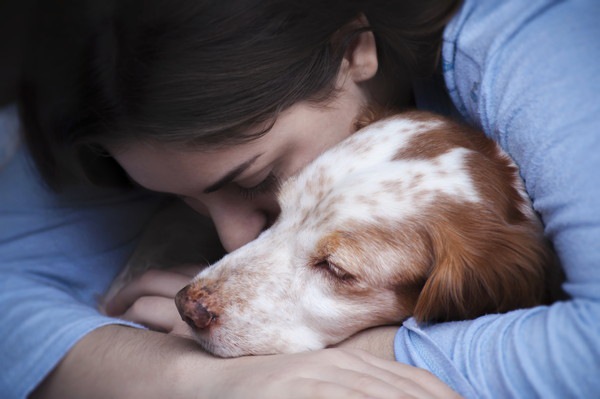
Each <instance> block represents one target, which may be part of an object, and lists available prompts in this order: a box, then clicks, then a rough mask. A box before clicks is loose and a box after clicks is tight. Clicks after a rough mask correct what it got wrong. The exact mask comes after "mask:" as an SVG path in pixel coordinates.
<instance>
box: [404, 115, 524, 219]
mask: <svg viewBox="0 0 600 399" xmlns="http://www.w3.org/2000/svg"><path fill="white" fill-rule="evenodd" d="M405 115H407V116H408V117H409V118H410V119H413V120H416V121H431V120H435V121H438V122H440V123H442V126H441V127H435V128H432V129H430V130H428V131H426V132H423V133H421V134H418V135H416V136H415V137H413V138H412V139H411V140H410V141H409V143H408V144H407V145H406V146H404V147H403V148H402V149H401V150H400V151H398V153H397V154H396V156H395V157H394V159H432V158H436V157H439V156H440V155H443V154H445V153H447V152H448V151H450V150H452V149H455V148H464V149H467V150H470V151H472V154H471V155H469V156H468V160H467V164H468V165H469V166H470V167H469V175H470V176H471V178H472V179H473V181H474V183H475V187H476V188H477V191H478V192H479V193H480V194H481V195H482V196H483V197H484V199H485V200H492V201H494V202H496V203H497V204H498V212H500V213H501V217H503V218H506V219H507V220H508V221H509V222H511V223H518V222H522V221H525V220H526V219H527V217H526V215H524V214H523V212H522V211H521V208H522V207H523V206H526V205H527V201H526V200H525V199H524V198H523V197H522V196H521V194H520V193H519V192H518V190H517V184H518V183H517V181H518V180H517V179H519V177H518V170H517V168H516V167H515V165H514V164H513V163H512V162H511V161H510V158H508V155H506V154H504V153H503V152H502V151H501V150H500V147H499V146H498V144H496V143H495V142H494V141H493V140H492V139H490V138H489V137H487V136H485V135H484V134H483V133H482V132H480V131H479V130H476V129H473V128H472V127H470V126H467V125H465V124H461V123H458V122H454V121H452V120H449V119H446V118H442V117H439V116H435V115H433V114H429V113H427V112H421V111H414V112H409V113H406V114H405Z"/></svg>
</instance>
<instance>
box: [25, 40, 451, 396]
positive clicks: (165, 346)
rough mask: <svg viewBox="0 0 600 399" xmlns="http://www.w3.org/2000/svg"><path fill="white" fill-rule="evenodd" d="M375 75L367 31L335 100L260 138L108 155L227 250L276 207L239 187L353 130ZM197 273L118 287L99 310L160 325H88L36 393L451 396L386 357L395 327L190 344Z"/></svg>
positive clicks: (291, 114) (265, 190) (134, 147)
mask: <svg viewBox="0 0 600 399" xmlns="http://www.w3.org/2000/svg"><path fill="white" fill-rule="evenodd" d="M376 71H377V56H376V51H375V42H374V39H373V36H372V34H371V33H363V34H361V35H360V38H359V39H357V42H356V45H355V46H353V47H352V50H351V51H349V53H348V54H346V57H345V59H344V61H343V63H342V65H341V68H340V73H339V76H338V80H337V87H338V89H339V93H338V95H337V96H336V97H335V98H334V99H333V100H331V101H330V103H328V104H326V106H315V105H314V104H313V105H311V104H308V103H299V104H296V105H294V106H293V107H291V108H290V109H288V110H287V111H285V112H284V113H283V114H282V115H281V116H280V117H279V118H278V119H277V121H276V123H275V124H274V126H273V128H272V129H271V130H270V131H269V132H268V133H267V134H266V135H265V136H263V137H262V138H260V139H257V140H255V141H252V142H250V143H247V144H244V145H239V146H234V147H230V148H224V149H219V150H213V151H211V150H206V149H204V150H202V149H193V150H190V149H183V148H177V147H169V146H165V145H159V144H158V143H151V142H145V143H133V144H131V145H129V146H126V147H123V148H113V149H109V150H110V151H111V152H112V155H113V156H114V157H115V159H116V160H117V161H118V162H119V163H120V164H121V166H122V167H123V168H124V169H125V170H126V171H127V173H128V174H129V176H130V177H131V178H132V179H133V180H135V181H136V182H137V183H138V184H140V185H141V186H143V187H146V188H148V189H150V190H153V191H159V192H167V193H172V194H175V195H178V196H180V197H182V198H183V200H184V201H185V202H186V203H188V204H189V205H190V206H191V207H192V208H193V209H195V210H196V211H198V212H201V213H203V214H207V215H209V216H210V217H211V218H212V219H213V221H214V222H215V225H216V227H217V230H218V234H219V237H220V239H221V241H222V243H223V245H224V247H225V249H226V250H228V251H233V250H235V249H236V248H239V247H240V246H242V245H244V244H245V243H247V242H249V241H250V240H252V239H254V238H255V237H256V236H257V235H258V234H259V233H260V232H261V231H262V230H263V229H265V228H267V227H268V226H269V224H270V223H271V222H272V221H273V220H274V218H276V217H277V214H278V211H279V210H278V208H277V204H276V202H275V197H274V191H273V190H272V189H273V188H274V186H273V187H266V186H265V187H262V188H261V189H260V190H254V191H255V193H254V194H252V195H249V194H248V193H247V192H245V191H244V189H246V191H247V190H248V189H249V188H252V187H255V186H257V185H260V184H261V182H262V181H264V179H265V178H267V176H268V175H270V174H274V175H275V176H276V177H277V179H279V180H283V179H285V178H287V177H289V176H291V175H293V174H294V173H296V172H297V171H298V170H299V169H300V168H302V167H303V166H304V165H306V163H308V162H309V161H311V160H312V159H314V158H315V157H316V156H317V155H318V154H319V153H321V152H322V151H323V150H325V149H327V148H329V147H331V146H333V145H334V144H336V143H337V142H339V141H341V140H343V139H344V138H345V137H347V136H348V135H350V134H351V133H352V131H353V127H352V126H353V122H354V120H355V118H356V117H357V116H358V113H359V112H360V110H361V109H362V107H363V106H364V105H365V104H366V102H367V93H366V92H365V89H364V88H363V86H364V83H365V82H366V81H368V80H369V79H371V78H372V77H373V76H374V75H375V73H376ZM247 160H253V162H251V163H250V164H247V165H246V166H247V168H245V169H244V170H243V171H242V172H241V173H238V174H237V175H236V176H235V177H234V178H233V179H232V180H231V181H228V182H227V183H226V184H223V185H222V186H221V187H219V188H218V189H216V190H213V189H211V190H208V191H211V192H206V191H207V188H210V187H211V186H213V188H214V183H215V182H217V181H219V180H221V178H222V177H223V176H226V175H228V174H229V172H230V171H231V170H232V169H236V168H237V167H238V166H239V165H240V164H241V163H244V162H245V161H247ZM198 171H201V173H198ZM263 186H264V184H263ZM197 271H198V270H196V269H194V268H189V267H188V268H179V269H174V270H170V271H150V272H148V273H146V274H144V275H142V276H141V277H140V278H138V279H136V280H134V281H132V282H131V283H130V284H129V285H127V286H126V287H124V288H123V289H122V290H121V292H119V293H118V294H117V295H116V296H115V297H114V299H113V300H112V301H111V302H110V303H109V304H108V305H107V312H108V313H110V314H112V315H119V317H121V318H124V319H127V320H131V321H136V322H138V323H142V324H145V325H147V326H149V327H151V329H153V330H156V331H143V330H137V329H132V328H127V327H122V326H115V325H111V326H106V327H102V328H99V329H97V330H95V331H93V332H91V333H90V334H88V335H86V336H85V337H84V338H83V339H82V340H80V341H79V342H78V343H77V344H76V345H75V347H74V348H73V349H72V350H71V351H70V352H69V353H68V354H67V356H66V357H65V358H64V359H63V360H62V361H61V363H60V364H59V365H58V366H57V367H56V369H55V370H54V371H53V373H52V374H51V375H50V376H49V377H48V378H46V380H45V381H44V382H43V383H42V385H40V387H39V388H38V390H37V391H36V392H35V394H34V395H33V397H34V398H62V397H86V398H96V397H97V398H106V397H111V398H120V397H124V398H125V397H129V398H131V397H136V398H137V397H145V398H154V397H156V398H164V397H170V398H197V397H202V398H212V397H215V398H216V397H218V398H248V397H253V396H258V397H261V398H265V399H268V398H282V397H287V398H399V397H403V398H455V397H458V395H457V394H456V393H454V392H453V391H452V390H451V389H449V388H448V387H447V386H446V385H445V384H443V383H442V382H441V381H440V380H438V379H437V378H436V377H435V376H433V375H432V374H430V373H429V372H427V371H425V370H422V369H418V368H415V367H411V366H408V365H404V364H400V363H397V362H395V361H394V358H393V337H394V334H395V332H396V329H397V328H395V327H383V328H378V329H373V330H369V331H365V332H363V333H360V334H358V335H357V336H355V337H352V338H351V339H349V340H348V341H346V342H343V343H342V344H340V345H339V346H338V347H337V348H332V349H326V350H322V351H314V352H306V353H300V354H294V355H276V356H254V357H242V358H235V359H218V358H214V357H212V356H210V355H208V354H206V353H204V352H202V351H201V350H200V349H199V347H198V346H197V345H196V344H195V343H194V342H192V341H191V340H190V339H188V338H189V336H188V329H187V328H186V326H185V325H184V324H183V322H182V321H181V319H180V317H179V314H178V313H177V311H176V309H175V305H174V301H173V298H174V296H175V294H176V293H177V292H178V291H179V289H181V288H182V287H183V286H185V285H186V284H187V283H188V282H189V280H190V278H191V277H192V276H193V275H194V274H195V273H197ZM165 333H167V334H165ZM131 381H136V383H135V384H131Z"/></svg>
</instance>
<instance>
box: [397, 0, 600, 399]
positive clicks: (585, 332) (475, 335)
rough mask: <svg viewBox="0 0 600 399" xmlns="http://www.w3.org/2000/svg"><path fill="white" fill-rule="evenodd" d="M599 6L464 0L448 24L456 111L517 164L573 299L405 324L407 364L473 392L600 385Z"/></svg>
mask: <svg viewBox="0 0 600 399" xmlns="http://www.w3.org/2000/svg"><path fill="white" fill-rule="evenodd" d="M598 15H600V3H598V2H595V1H567V2H565V1H549V0H548V1H533V2H521V1H518V0H508V1H504V2H478V1H470V0H467V1H465V4H464V6H463V9H462V10H461V12H460V14H459V15H458V16H457V18H456V19H455V20H454V21H453V22H452V24H451V25H450V26H449V28H448V29H447V31H446V36H445V40H446V42H445V45H444V54H443V59H444V69H445V79H446V83H447V85H448V90H449V93H450V95H451V97H452V100H453V102H454V104H455V105H456V107H457V109H459V111H461V113H462V114H463V116H464V117H466V118H467V119H468V120H470V121H471V122H473V123H474V124H476V125H478V126H480V127H482V128H483V129H484V131H485V132H486V134H488V135H489V136H491V137H493V138H494V139H496V140H497V141H498V142H499V143H500V144H501V145H502V146H503V147H504V149H506V150H507V151H508V152H509V153H510V154H511V156H512V157H513V158H514V159H515V161H516V162H517V164H518V165H519V167H520V170H521V174H522V176H523V178H524V180H525V183H526V187H527V191H528V193H529V194H530V196H531V197H532V199H533V205H534V208H535V209H536V210H537V211H538V212H539V213H540V215H541V216H542V219H543V222H544V224H545V232H546V234H547V236H548V238H550V239H551V240H552V242H553V244H554V246H555V249H556V251H557V253H558V255H559V257H560V260H561V262H562V264H563V267H564V270H565V273H566V276H567V281H566V283H565V284H564V289H565V291H567V292H568V294H570V295H571V297H572V299H571V300H569V301H565V302H558V303H555V304H554V305H552V306H550V307H538V308H535V309H528V310H519V311H515V312H511V313H508V314H505V315H489V316H486V317H482V318H479V319H477V320H472V321H465V322H457V323H446V324H440V325H417V324H416V323H415V322H414V321H413V320H409V321H408V322H407V323H405V325H404V327H403V328H402V329H400V331H399V332H398V335H397V337H396V342H395V349H396V356H397V358H398V360H399V361H402V362H406V363H409V364H413V365H417V366H420V367H424V368H427V369H428V370H431V371H432V372H434V374H436V375H437V376H438V377H440V378H441V379H442V380H443V381H445V382H447V383H449V384H450V385H451V386H452V387H454V388H455V389H456V390H457V391H458V392H460V393H462V394H463V395H464V396H467V397H507V398H508V397H519V398H528V397H560V398H563V397H594V396H597V394H598V392H600V379H598V378H597V372H598V370H600V346H599V345H598V342H600V321H599V320H600V319H599V318H598V315H599V314H600V246H599V245H598V242H600V201H598V198H600V179H599V175H598V173H599V171H600V156H599V155H598V154H599V153H600V78H599V77H600V75H599V74H598V71H599V70H600V44H599V42H598V41H597V40H595V38H596V37H600V25H599V24H598V21H597V16H598Z"/></svg>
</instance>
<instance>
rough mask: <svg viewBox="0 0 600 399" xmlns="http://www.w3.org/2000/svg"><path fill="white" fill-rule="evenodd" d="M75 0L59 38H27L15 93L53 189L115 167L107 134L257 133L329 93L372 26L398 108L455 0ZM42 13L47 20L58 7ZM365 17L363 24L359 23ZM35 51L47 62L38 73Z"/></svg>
mask: <svg viewBox="0 0 600 399" xmlns="http://www.w3.org/2000/svg"><path fill="white" fill-rule="evenodd" d="M41 3H44V2H41ZM52 3H54V2H53V1H50V0H48V3H46V4H52ZM73 3H74V4H75V3H76V4H75V5H74V9H75V10H79V12H78V13H77V12H73V11H72V12H71V13H70V15H69V16H67V19H68V17H71V19H72V21H62V23H61V24H58V26H56V25H57V24H55V26H53V27H52V29H53V32H58V33H59V34H58V37H59V38H58V39H55V40H54V43H50V44H49V45H48V46H46V47H45V48H41V49H40V48H39V46H38V47H32V49H33V50H34V51H31V52H30V55H29V58H28V59H26V65H29V66H30V68H29V70H28V71H26V73H24V74H23V76H24V79H23V84H22V90H21V102H20V105H21V113H22V117H23V120H24V124H25V131H26V139H27V142H28V145H29V147H30V150H31V153H32V154H33V157H34V159H35V161H36V163H37V165H38V168H39V169H40V171H41V173H42V175H43V176H44V177H45V179H46V180H47V181H48V183H50V185H51V186H53V187H57V186H59V183H60V182H61V179H62V177H61V176H62V170H63V169H68V167H67V166H68V165H71V164H73V163H83V164H84V166H85V168H86V169H87V173H88V175H90V176H92V177H93V178H94V177H95V178H98V177H99V176H101V174H95V173H94V170H96V171H98V170H102V171H106V170H109V169H106V168H107V167H108V166H107V165H108V163H107V162H101V161H102V160H103V159H104V160H105V161H107V160H108V158H102V156H99V155H98V151H97V149H98V148H101V146H102V145H106V144H109V145H111V146H114V145H116V146H118V145H122V144H126V143H128V142H132V141H136V140H152V141H158V142H169V143H178V144H183V145H196V146H197V145H204V146H219V145H229V144H235V143H239V142H243V141H245V140H251V139H252V138H253V137H256V136H257V135H258V134H262V133H264V131H265V130H266V129H268V126H270V124H271V123H272V122H273V121H274V119H275V118H276V117H277V115H278V113H279V112H281V111H282V110H285V109H286V108H287V107H289V106H291V105H293V104H294V103H296V102H298V101H312V102H315V103H319V102H321V101H323V100H326V99H328V98H330V97H331V96H332V95H335V90H334V89H335V87H334V83H335V77H336V75H337V72H338V69H339V67H340V64H341V60H342V57H343V56H344V53H345V51H346V49H347V48H348V46H349V45H351V44H352V41H353V38H355V37H356V34H357V33H360V32H362V31H365V30H370V31H372V32H373V33H374V35H375V38H376V44H377V51H378V57H379V70H378V73H377V76H376V77H375V78H374V82H373V85H375V86H378V87H379V88H386V91H385V93H384V94H381V95H380V97H381V98H380V99H379V100H380V101H383V102H385V103H386V104H384V105H386V106H387V105H390V106H397V105H398V104H395V103H394V102H395V101H394V100H395V98H396V97H397V96H396V93H395V92H394V90H393V88H395V87H399V86H400V81H401V80H402V81H406V80H407V79H409V80H410V79H413V78H416V77H423V76H428V75H430V74H431V73H433V71H434V70H435V68H436V65H437V57H438V52H439V47H440V43H441V36H442V31H443V29H444V26H445V25H446V24H447V22H448V20H449V19H450V18H451V16H452V15H453V13H454V12H455V11H456V9H457V7H458V6H459V3H460V1H459V0H414V1H408V0H406V1H398V0H392V1H377V0H364V1H352V0H340V1H336V0H334V1H313V0H303V1H292V0H288V1H285V0H218V1H214V0H210V1H209V0H119V1H114V2H112V3H111V2H107V1H105V2H103V3H102V5H101V6H98V5H96V6H95V7H93V8H92V9H91V10H92V11H90V8H89V5H88V7H87V8H86V6H85V5H86V4H87V3H86V2H82V1H81V0H80V1H79V2H76V1H74V2H73ZM82 4H83V5H82ZM42 7H46V8H48V7H51V6H49V5H46V6H42ZM39 15H40V19H41V22H40V24H38V26H43V22H44V21H45V20H47V18H48V17H47V16H48V15H52V13H48V10H45V11H43V12H40V13H39ZM361 16H364V17H366V19H364V18H363V20H366V21H368V25H366V24H362V25H361V24H356V23H353V21H357V20H358V19H359V17H361ZM62 18H63V19H64V18H65V16H64V15H63V16H62ZM60 20H61V19H60V18H59V21H60ZM73 21H75V22H76V23H75V24H74V25H75V26H76V28H77V29H75V28H73V26H70V25H69V22H71V23H73ZM65 30H66V31H69V30H71V31H72V32H70V33H68V34H67V33H64V32H63V31H65ZM38 31H39V33H38V35H37V36H38V38H39V37H42V36H44V32H43V30H42V29H39V30H38ZM61 33H62V34H63V36H64V37H62V39H65V38H66V37H68V40H66V42H68V43H69V44H70V47H69V46H67V47H66V48H67V49H69V50H64V52H68V51H70V54H69V56H66V57H65V58H64V59H59V58H60V57H58V56H56V54H50V55H49V54H48V53H51V52H52V51H53V49H52V47H53V46H56V47H59V46H60V45H61V44H62V46H63V48H65V40H63V41H62V42H61V40H60V39H61ZM73 35H75V36H73ZM31 36H32V37H33V38H34V40H35V37H36V35H35V34H33V35H31ZM47 41H48V40H47ZM50 42H52V40H50ZM40 54H44V55H46V56H48V57H46V58H45V62H46V63H48V62H49V61H48V60H50V65H46V66H45V72H44V75H43V76H41V77H40V73H39V71H36V70H35V68H36V67H39V63H40V62H42V60H41V58H44V56H42V55H40ZM52 63H54V65H52ZM390 88H392V89H391V90H390ZM257 127H263V129H259V131H257V129H256V128H257ZM250 132H253V134H249V133H250ZM73 160H75V162H72V161H73ZM94 165H96V166H98V165H99V166H100V167H99V168H95V167H94Z"/></svg>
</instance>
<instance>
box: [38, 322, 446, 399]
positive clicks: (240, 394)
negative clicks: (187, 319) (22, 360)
mask: <svg viewBox="0 0 600 399" xmlns="http://www.w3.org/2000/svg"><path fill="white" fill-rule="evenodd" d="M406 394H410V395H412V396H410V397H419V398H436V397H438V398H457V397H458V396H457V395H456V394H455V393H454V392H452V391H451V390H450V389H449V388H448V387H446V386H445V385H444V384H442V383H441V382H440V381H439V380H437V379H436V378H435V377H433V375H431V374H429V373H427V372H425V371H423V370H419V369H416V368H414V367H410V366H406V365H401V364H398V363H395V362H389V361H388V362H386V361H383V360H381V359H379V358H377V357H374V356H371V355H369V354H367V353H365V352H362V351H357V350H347V349H329V350H324V351H318V352H307V353H302V354H296V355H277V356H257V357H245V358H237V359H217V358H213V357H211V356H210V355H207V354H205V353H204V352H202V351H200V350H199V348H198V347H197V346H196V345H195V343H194V342H193V341H191V340H188V339H185V338H179V337H176V336H173V335H167V334H162V333H157V332H152V331H146V330H137V329H132V328H128V327H123V326H106V327H102V328H100V329H98V330H95V331H94V332H92V333H90V334H88V335H87V336H85V337H84V338H83V339H82V340H81V341H79V342H78V343H77V344H76V345H75V347H74V348H73V349H72V350H71V351H69V353H68V354H67V356H66V357H65V358H64V359H63V360H62V361H61V362H60V363H59V365H58V366H57V367H56V368H55V370H54V371H53V372H52V373H51V374H50V375H49V376H48V377H47V378H46V379H45V381H44V382H43V383H42V384H41V385H40V386H39V387H38V389H37V390H36V391H35V392H34V394H33V395H32V398H66V397H81V398H90V399H93V398H98V399H104V398H115V399H118V398H147V399H151V398H157V399H162V398H172V399H177V398H223V397H226V398H229V399H236V398H239V399H247V398H255V397H256V398H259V397H260V398H262V399H270V398H272V399H279V398H283V397H285V398H314V399H317V398H328V399H331V398H344V399H346V398H367V397H370V398H395V397H401V396H402V397H406Z"/></svg>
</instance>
